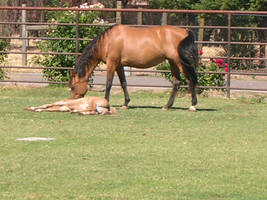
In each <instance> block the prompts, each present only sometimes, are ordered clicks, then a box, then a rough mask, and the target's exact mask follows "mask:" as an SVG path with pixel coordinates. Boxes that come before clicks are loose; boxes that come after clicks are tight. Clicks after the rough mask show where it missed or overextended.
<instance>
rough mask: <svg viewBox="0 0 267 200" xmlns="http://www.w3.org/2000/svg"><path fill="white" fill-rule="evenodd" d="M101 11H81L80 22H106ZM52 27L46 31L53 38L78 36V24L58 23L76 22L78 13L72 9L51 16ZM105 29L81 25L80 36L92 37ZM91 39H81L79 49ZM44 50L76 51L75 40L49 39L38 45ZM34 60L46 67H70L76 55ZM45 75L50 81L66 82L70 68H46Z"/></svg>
mask: <svg viewBox="0 0 267 200" xmlns="http://www.w3.org/2000/svg"><path fill="white" fill-rule="evenodd" d="M99 16H100V13H99V12H81V13H80V15H79V23H104V22H103V21H102V20H101V19H100V18H99ZM49 18H50V22H51V24H55V25H54V26H51V29H50V30H49V31H48V32H47V33H46V36H47V37H51V38H76V26H60V25H58V26H57V25H56V24H57V23H75V22H76V13H75V12H71V11H65V12H57V13H54V14H53V15H50V16H49ZM103 31H104V28H103V27H99V26H95V27H93V26H80V27H79V37H80V38H82V39H92V38H95V37H97V36H98V35H99V34H100V33H102V32H103ZM88 43H89V40H87V41H84V40H83V41H79V46H78V50H79V52H81V51H82V50H83V49H84V48H85V46H87V45H88ZM38 48H40V49H41V51H43V52H75V51H76V44H75V40H47V41H43V42H41V43H40V44H39V45H38ZM34 62H35V63H36V64H39V65H41V66H45V67H69V68H73V67H74V66H75V63H76V57H75V56H73V55H71V56H70V55H43V56H37V57H35V58H34ZM43 73H44V77H45V78H47V79H48V80H50V81H57V82H64V81H68V79H69V77H68V76H69V73H68V70H57V69H46V70H44V72H43Z"/></svg>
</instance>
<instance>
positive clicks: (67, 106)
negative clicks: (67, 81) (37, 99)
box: [25, 97, 116, 115]
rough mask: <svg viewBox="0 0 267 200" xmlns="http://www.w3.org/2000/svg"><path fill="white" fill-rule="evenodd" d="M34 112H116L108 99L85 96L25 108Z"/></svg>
mask: <svg viewBox="0 0 267 200" xmlns="http://www.w3.org/2000/svg"><path fill="white" fill-rule="evenodd" d="M25 110H29V111H34V112H71V113H79V114H81V115H97V114H102V115H111V114H115V113H116V109H115V108H114V107H110V105H109V103H108V101H107V100H106V99H104V98H101V97H84V98H79V99H65V100H62V101H57V102H55V103H52V104H45V105H42V106H38V107H30V108H25Z"/></svg>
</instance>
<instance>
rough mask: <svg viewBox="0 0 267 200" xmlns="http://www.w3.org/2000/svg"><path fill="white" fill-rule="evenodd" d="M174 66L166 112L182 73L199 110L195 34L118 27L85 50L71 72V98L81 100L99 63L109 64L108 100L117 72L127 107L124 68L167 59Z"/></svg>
mask: <svg viewBox="0 0 267 200" xmlns="http://www.w3.org/2000/svg"><path fill="white" fill-rule="evenodd" d="M166 59H167V60H168V61H169V63H170V66H171V74H172V84H173V87H172V92H171V95H170V98H169V100H168V102H167V104H166V105H165V106H164V107H163V109H164V110H167V109H168V108H170V107H171V106H172V105H173V103H174V99H175V96H176V93H177V91H178V89H179V87H180V80H181V78H180V73H182V74H183V75H184V76H185V77H186V79H187V80H188V82H189V90H190V92H191V96H192V105H191V106H190V108H189V110H191V111H196V108H195V106H196V104H197V96H196V90H195V89H196V84H197V75H196V71H195V69H196V67H197V64H198V50H197V47H196V44H195V39H194V34H193V32H192V31H189V30H186V29H183V28H178V27H174V26H155V27H142V28H137V27H129V26H125V25H114V26H112V27H110V28H108V29H107V30H106V31H104V32H103V33H102V34H101V35H99V36H98V37H97V38H95V39H94V40H92V41H91V42H90V43H89V44H88V46H87V47H86V48H85V49H84V50H83V53H82V55H81V56H80V58H79V60H78V63H77V64H76V66H75V68H74V70H72V72H71V78H70V82H69V86H70V88H71V98H81V97H83V96H84V95H85V94H86V92H87V90H88V80H89V77H90V76H91V73H92V72H93V71H94V69H95V67H96V66H97V64H98V63H99V62H101V61H102V62H104V63H106V65H107V79H106V93H105V99H107V100H108V101H109V96H110V90H111V87H112V81H113V77H114V74H115V72H117V75H118V77H119V80H120V83H121V87H122V89H123V92H124V99H125V102H124V105H123V107H125V108H128V103H129V102H130V98H129V94H128V91H127V83H126V78H125V74H124V68H123V66H130V67H134V68H148V67H152V66H155V65H157V64H159V63H161V62H163V61H165V60H166Z"/></svg>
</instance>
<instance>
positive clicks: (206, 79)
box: [157, 61, 228, 93]
mask: <svg viewBox="0 0 267 200" xmlns="http://www.w3.org/2000/svg"><path fill="white" fill-rule="evenodd" d="M220 62H221V61H220ZM226 66H228V65H227V64H226V63H223V64H222V65H221V66H219V65H218V63H217V62H211V64H210V65H208V66H204V65H200V66H199V67H198V68H197V72H198V85H199V86H223V85H224V84H225V80H224V75H223V74H216V73H214V74H213V73H204V72H207V71H209V72H223V71H226V70H227V69H228V68H226ZM223 67H225V68H223ZM157 69H158V70H170V65H169V63H168V62H164V63H162V64H160V65H158V66H157ZM162 75H163V76H164V77H165V78H166V79H168V80H169V81H171V80H172V75H171V72H163V73H162ZM187 84H188V83H187V80H186V79H185V77H184V76H183V75H182V74H181V85H187ZM199 92H200V93H201V92H203V89H200V90H199Z"/></svg>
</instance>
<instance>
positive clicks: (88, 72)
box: [86, 57, 99, 80]
mask: <svg viewBox="0 0 267 200" xmlns="http://www.w3.org/2000/svg"><path fill="white" fill-rule="evenodd" d="M98 63H99V58H98V57H95V58H93V59H92V60H90V61H89V64H88V66H87V69H86V79H87V80H89V78H90V76H91V74H92V72H93V71H94V69H95V68H96V66H97V65H98Z"/></svg>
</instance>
